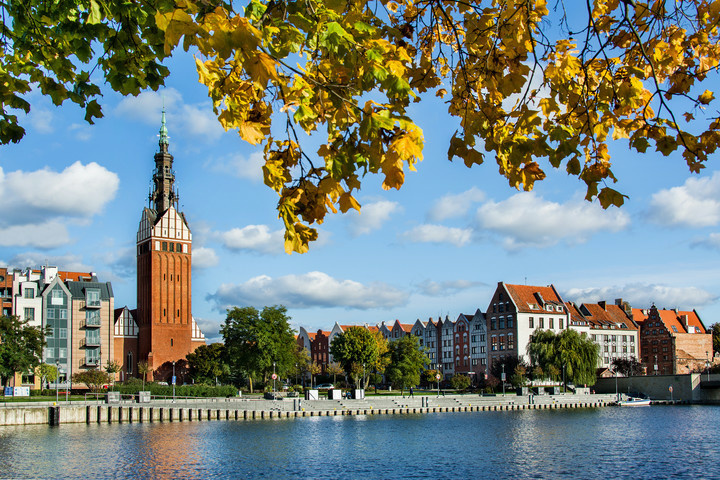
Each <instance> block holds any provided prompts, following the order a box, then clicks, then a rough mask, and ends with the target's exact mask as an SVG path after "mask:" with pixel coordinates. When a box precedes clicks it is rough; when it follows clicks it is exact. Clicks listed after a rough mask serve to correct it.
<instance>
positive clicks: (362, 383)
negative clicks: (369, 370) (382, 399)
mask: <svg viewBox="0 0 720 480" xmlns="http://www.w3.org/2000/svg"><path fill="white" fill-rule="evenodd" d="M360 390H363V391H364V390H365V364H364V363H363V376H362V382H361V383H360ZM364 396H365V395H363V397H364Z"/></svg>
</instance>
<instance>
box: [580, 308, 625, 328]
mask: <svg viewBox="0 0 720 480" xmlns="http://www.w3.org/2000/svg"><path fill="white" fill-rule="evenodd" d="M580 311H581V312H582V314H583V316H584V317H585V318H586V319H587V320H588V321H589V322H590V324H591V326H592V327H595V328H621V329H626V330H637V329H638V328H637V326H636V325H635V324H633V322H632V320H630V318H629V317H628V316H627V314H626V313H625V310H623V309H622V308H621V307H619V306H618V305H614V304H612V305H608V304H606V303H605V302H600V303H583V304H582V305H581V306H580Z"/></svg>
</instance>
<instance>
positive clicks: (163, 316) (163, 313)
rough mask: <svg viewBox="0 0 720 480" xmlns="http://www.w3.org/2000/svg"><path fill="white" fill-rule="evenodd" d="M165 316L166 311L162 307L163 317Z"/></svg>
mask: <svg viewBox="0 0 720 480" xmlns="http://www.w3.org/2000/svg"><path fill="white" fill-rule="evenodd" d="M166 316H167V312H166V310H165V309H164V308H163V317H166Z"/></svg>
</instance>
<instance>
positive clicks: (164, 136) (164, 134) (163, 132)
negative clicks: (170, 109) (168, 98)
mask: <svg viewBox="0 0 720 480" xmlns="http://www.w3.org/2000/svg"><path fill="white" fill-rule="evenodd" d="M168 138H169V137H168V131H167V127H166V126H165V107H163V110H162V125H161V126H160V145H168V144H169V142H168Z"/></svg>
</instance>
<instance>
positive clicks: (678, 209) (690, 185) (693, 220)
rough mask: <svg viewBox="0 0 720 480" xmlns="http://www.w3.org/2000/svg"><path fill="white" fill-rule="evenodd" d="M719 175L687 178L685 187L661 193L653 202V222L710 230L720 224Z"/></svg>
mask: <svg viewBox="0 0 720 480" xmlns="http://www.w3.org/2000/svg"><path fill="white" fill-rule="evenodd" d="M719 190H720V172H715V173H714V174H713V175H712V177H700V178H694V177H693V178H688V179H687V180H686V181H685V183H684V184H683V185H682V186H679V187H673V188H670V189H666V190H661V191H659V192H657V193H655V194H653V196H652V200H651V201H650V218H651V219H652V220H653V221H654V222H656V223H659V224H662V225H670V226H687V227H710V226H714V225H718V224H720V196H718V191H719Z"/></svg>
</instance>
